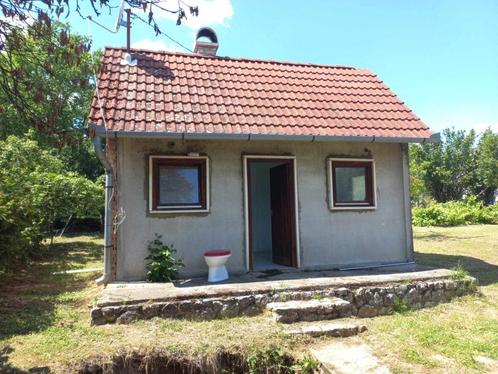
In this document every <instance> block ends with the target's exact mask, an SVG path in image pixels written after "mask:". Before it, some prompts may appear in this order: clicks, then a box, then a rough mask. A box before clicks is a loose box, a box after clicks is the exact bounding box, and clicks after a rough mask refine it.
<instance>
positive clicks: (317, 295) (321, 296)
mask: <svg viewBox="0 0 498 374" xmlns="http://www.w3.org/2000/svg"><path fill="white" fill-rule="evenodd" d="M311 298H312V299H313V300H322V299H323V295H322V294H321V293H320V292H315V293H314V294H313V295H312V296H311Z"/></svg>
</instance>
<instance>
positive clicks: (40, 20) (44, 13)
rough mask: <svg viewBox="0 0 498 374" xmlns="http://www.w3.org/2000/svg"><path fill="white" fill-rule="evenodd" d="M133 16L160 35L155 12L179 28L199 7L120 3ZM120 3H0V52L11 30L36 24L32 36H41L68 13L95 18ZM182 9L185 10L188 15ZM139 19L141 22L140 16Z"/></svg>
mask: <svg viewBox="0 0 498 374" xmlns="http://www.w3.org/2000/svg"><path fill="white" fill-rule="evenodd" d="M124 2H125V4H126V5H127V6H128V8H130V9H131V10H132V11H133V13H134V14H137V13H140V14H142V15H144V16H145V18H146V20H145V22H146V23H147V24H148V25H149V26H150V27H152V28H153V30H154V31H155V33H156V35H159V34H164V32H163V31H162V29H161V27H160V26H159V24H158V23H157V21H156V14H157V12H166V13H170V14H174V15H176V24H177V25H181V24H182V21H183V20H185V19H187V17H190V16H191V17H196V16H198V15H199V7H197V6H195V5H189V4H187V3H186V2H185V1H183V0H170V1H167V0H124ZM82 4H90V5H91V8H92V10H93V11H92V12H91V14H84V13H83V10H82V7H81V6H82ZM119 4H120V0H57V1H55V0H22V1H17V0H0V11H1V13H2V14H3V19H2V18H0V50H2V49H3V42H4V41H5V39H6V38H7V36H8V35H9V34H10V33H11V32H12V31H14V30H17V29H19V28H25V27H26V26H27V25H31V24H33V23H37V24H39V25H40V26H41V28H40V29H38V30H37V33H36V34H35V36H36V37H42V36H43V29H47V28H48V29H50V28H51V27H52V25H53V20H54V19H60V18H67V17H68V16H69V15H70V14H71V12H76V13H78V14H79V15H80V16H81V18H85V19H86V18H90V19H91V18H93V17H99V16H100V15H101V13H102V12H104V11H108V12H110V11H112V10H113V9H115V8H118V6H119ZM186 9H188V14H187V11H186ZM140 19H142V20H143V19H144V18H142V17H140Z"/></svg>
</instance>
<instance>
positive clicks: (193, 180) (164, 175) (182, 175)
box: [151, 156, 207, 211]
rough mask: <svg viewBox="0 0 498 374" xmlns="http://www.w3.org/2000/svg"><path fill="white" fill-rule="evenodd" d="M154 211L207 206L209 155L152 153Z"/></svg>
mask: <svg viewBox="0 0 498 374" xmlns="http://www.w3.org/2000/svg"><path fill="white" fill-rule="evenodd" d="M151 161H152V162H151V167H152V186H151V187H152V204H151V208H152V210H153V211H178V210H196V211H198V210H207V196H206V195H207V193H206V188H207V173H206V169H207V159H206V158H176V157H161V156H151Z"/></svg>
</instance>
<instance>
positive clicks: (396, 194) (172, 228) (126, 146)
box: [117, 138, 411, 280]
mask: <svg viewBox="0 0 498 374" xmlns="http://www.w3.org/2000/svg"><path fill="white" fill-rule="evenodd" d="M118 152H119V161H118V162H119V166H118V167H119V176H118V183H119V195H118V196H119V205H120V207H122V208H123V209H124V211H125V213H126V219H125V220H124V222H123V223H122V224H121V226H120V227H119V231H118V248H119V249H118V274H117V276H118V279H119V280H137V279H143V278H144V276H145V260H144V258H145V257H146V255H147V248H146V247H147V242H148V241H150V240H152V239H153V238H154V233H159V234H162V235H163V240H164V242H165V243H167V244H174V246H175V247H176V248H177V250H178V256H179V257H180V258H182V259H183V261H184V262H185V264H186V267H185V269H184V270H183V271H182V272H181V274H180V275H181V276H194V275H201V274H206V273H207V267H206V265H205V262H204V259H203V256H202V254H203V251H204V250H205V249H212V248H229V249H231V250H232V257H231V258H230V260H229V262H228V268H229V271H230V272H232V273H242V272H245V270H246V264H245V236H244V235H245V225H244V193H243V191H244V190H243V166H242V155H243V154H265V155H294V156H296V165H297V191H298V201H299V203H298V216H299V232H298V234H299V239H300V259H301V267H303V268H322V267H328V268H333V267H338V266H345V265H364V264H379V263H389V262H398V261H406V260H407V259H409V258H410V256H411V248H408V245H407V243H409V241H407V239H406V233H407V232H408V230H407V227H406V220H405V217H406V215H405V209H406V205H405V201H406V199H405V198H404V195H403V194H404V186H403V180H404V178H403V157H402V156H403V155H402V151H401V145H400V144H388V143H353V142H351V143H345V142H315V143H311V142H299V141H296V142H287V141H277V142H269V141H249V142H248V141H211V140H204V141H199V140H195V141H194V140H191V141H184V142H182V141H181V140H166V139H128V138H126V139H124V138H123V139H119V150H118ZM188 152H199V153H200V154H205V155H207V156H208V157H209V158H210V171H211V173H210V181H209V183H210V189H211V198H210V202H211V207H210V212H209V213H197V214H196V213H190V214H176V215H172V214H164V215H149V214H148V213H147V199H148V192H147V191H148V178H147V156H148V155H149V154H158V153H161V154H177V155H185V154H186V153H188ZM367 155H371V156H372V157H373V158H374V159H375V168H376V181H377V209H376V210H372V211H331V210H329V205H328V198H327V196H328V186H327V172H326V158H327V157H328V156H351V157H362V156H367Z"/></svg>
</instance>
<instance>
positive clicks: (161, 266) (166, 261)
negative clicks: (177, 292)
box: [145, 234, 185, 282]
mask: <svg viewBox="0 0 498 374" xmlns="http://www.w3.org/2000/svg"><path fill="white" fill-rule="evenodd" d="M155 235H156V238H155V239H154V240H153V241H151V242H149V245H148V247H147V248H148V250H149V255H148V256H147V257H145V259H146V260H149V263H148V264H147V275H146V276H147V280H148V281H150V282H171V280H172V279H173V278H174V276H175V275H176V273H177V272H178V270H179V269H180V268H182V267H184V266H185V265H184V264H183V262H182V261H181V260H179V259H176V258H175V257H174V255H175V253H176V249H174V248H173V246H172V245H171V246H167V245H164V244H163V242H162V240H161V235H158V234H155Z"/></svg>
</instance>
